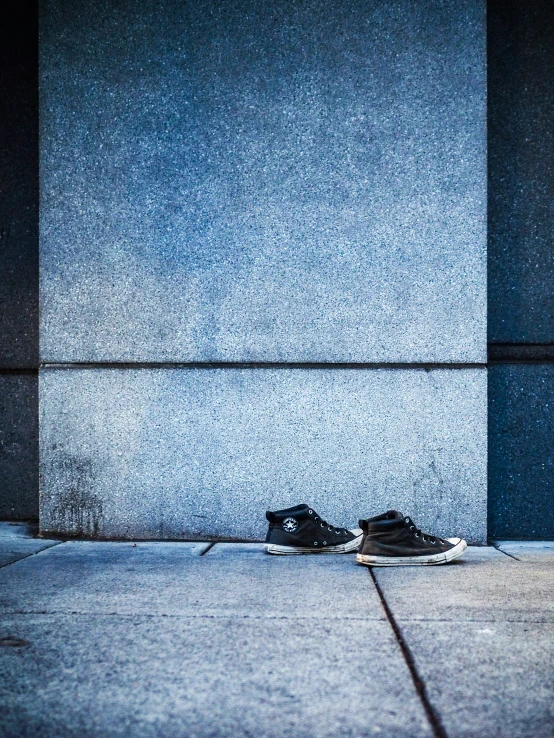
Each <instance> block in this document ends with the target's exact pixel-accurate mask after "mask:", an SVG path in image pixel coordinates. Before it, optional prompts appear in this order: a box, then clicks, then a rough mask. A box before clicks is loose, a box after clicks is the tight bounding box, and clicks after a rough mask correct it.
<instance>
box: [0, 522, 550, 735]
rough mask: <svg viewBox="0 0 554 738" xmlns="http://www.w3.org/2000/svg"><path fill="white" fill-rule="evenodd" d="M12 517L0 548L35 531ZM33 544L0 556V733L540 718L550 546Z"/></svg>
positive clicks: (451, 728)
mask: <svg viewBox="0 0 554 738" xmlns="http://www.w3.org/2000/svg"><path fill="white" fill-rule="evenodd" d="M8 533H9V535H5V536H2V529H1V528H0V554H1V552H2V550H3V549H4V548H9V547H10V546H13V544H14V543H31V544H32V543H35V542H39V541H38V539H33V538H25V535H26V534H25V533H23V534H22V535H19V534H16V535H13V534H12V533H10V532H9V531H8ZM49 543H50V545H51V548H48V549H47V550H42V551H39V552H38V553H36V554H35V555H30V556H28V557H27V558H25V559H23V560H20V561H17V562H15V563H13V564H11V565H9V566H5V567H4V568H2V569H0V656H1V658H0V704H2V710H1V711H0V735H2V738H4V736H6V738H20V737H21V738H27V737H28V738H31V737H32V738H35V736H36V737H37V738H65V737H66V736H67V737H68V738H69V736H71V737H73V736H75V735H84V736H87V737H88V736H90V737H91V738H96V737H97V736H98V738H104V737H105V736H106V737H107V738H111V736H114V738H115V737H120V736H121V737H123V736H125V738H135V737H136V738H143V737H146V738H150V736H152V737H154V736H155V737H156V738H157V737H159V738H173V736H181V735H183V736H185V735H186V736H187V738H189V737H190V738H219V737H220V736H221V738H227V736H233V737H234V736H238V737H239V738H241V737H242V736H245V738H246V737H250V736H256V738H258V737H260V738H266V737H267V738H280V737H281V736H284V735H294V736H295V738H296V736H298V737H299V738H304V736H305V738H320V737H321V738H327V736H333V738H341V737H342V736H345V737H346V736H352V737H353V738H354V736H355V737H356V738H358V737H364V736H375V735H377V736H381V737H382V738H389V736H390V738H397V737H400V738H404V737H405V738H411V737H412V736H413V737H414V738H420V737H423V738H426V737H427V736H429V738H440V737H444V736H446V738H527V736H529V738H531V736H533V738H535V737H537V738H547V736H548V737H549V738H550V737H551V736H552V735H553V734H554V714H553V708H552V705H554V663H553V658H554V657H553V648H552V643H553V642H554V608H553V606H552V602H551V600H552V596H551V593H552V591H554V587H553V584H554V567H553V566H552V556H551V551H552V549H551V548H550V545H539V544H533V545H531V544H527V545H526V546H523V545H521V544H512V543H506V542H502V546H503V547H504V549H506V552H503V551H501V550H498V548H494V547H470V548H469V549H468V551H467V552H466V554H465V555H464V557H463V558H461V559H459V560H458V561H456V562H453V563H452V564H450V565H448V566H439V567H413V568H410V567H397V568H390V569H384V568H374V569H372V570H371V571H368V569H367V568H366V567H361V566H356V564H355V560H354V556H353V555H342V556H331V555H318V556H283V557H280V556H268V555H267V554H266V553H265V552H264V546H263V544H247V543H242V544H241V543H238V544H232V543H216V544H215V545H213V544H209V543H207V542H205V543H200V542H188V543H187V542H143V541H137V542H136V543H132V542H92V541H70V542H55V541H52V542H49ZM496 545H497V546H500V543H498V542H497V544H496ZM517 546H519V549H518V548H517ZM508 549H509V550H510V551H512V550H513V551H516V553H517V554H518V555H519V556H520V558H521V559H522V560H518V559H517V558H515V555H516V554H513V553H510V554H509V553H508V552H507V551H508ZM525 557H527V558H525ZM373 577H374V578H375V581H376V582H377V584H378V588H377V587H375V584H374V581H373ZM381 597H382V598H383V600H384V602H385V603H386V606H387V608H388V612H387V611H386V610H385V608H384V607H383V604H382V599H381ZM396 634H399V635H400V636H401V644H403V645H402V648H403V649H404V650H402V648H401V644H399V642H398V640H397V635H396ZM414 679H415V684H414ZM415 685H417V687H416V686H415ZM422 688H423V691H421V690H422ZM433 716H434V717H433ZM441 726H442V727H441ZM441 731H442V732H441Z"/></svg>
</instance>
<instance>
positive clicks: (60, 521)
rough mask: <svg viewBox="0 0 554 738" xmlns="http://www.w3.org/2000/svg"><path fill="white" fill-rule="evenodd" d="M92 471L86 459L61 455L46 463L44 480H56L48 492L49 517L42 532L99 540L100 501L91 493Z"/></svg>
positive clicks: (90, 463) (101, 516) (47, 516)
mask: <svg viewBox="0 0 554 738" xmlns="http://www.w3.org/2000/svg"><path fill="white" fill-rule="evenodd" d="M94 478H95V474H94V468H93V464H92V462H91V461H90V460H89V459H82V458H77V457H75V456H70V455H67V454H63V455H60V456H56V457H55V458H53V459H52V460H51V461H50V462H49V464H48V472H47V473H46V474H45V479H49V480H56V488H55V490H54V489H52V490H49V493H48V498H49V500H50V502H49V504H48V508H49V510H48V514H47V515H46V516H45V519H44V520H43V521H41V529H42V530H43V532H44V531H45V530H54V531H58V532H59V533H65V534H67V535H75V536H87V537H93V538H94V537H98V536H99V535H100V531H101V528H102V521H103V507H102V500H101V499H100V498H99V497H98V496H97V495H96V494H94V492H93V491H92V490H93V486H94Z"/></svg>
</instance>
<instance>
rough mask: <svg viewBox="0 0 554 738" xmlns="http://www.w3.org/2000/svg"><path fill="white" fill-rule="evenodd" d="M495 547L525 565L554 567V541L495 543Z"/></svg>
mask: <svg viewBox="0 0 554 738" xmlns="http://www.w3.org/2000/svg"><path fill="white" fill-rule="evenodd" d="M495 546H497V547H498V548H499V549H500V551H503V552H504V553H507V554H508V555H509V556H513V557H514V558H516V559H517V560H518V561H522V562H524V563H526V564H547V565H548V564H549V565H550V566H554V541H495Z"/></svg>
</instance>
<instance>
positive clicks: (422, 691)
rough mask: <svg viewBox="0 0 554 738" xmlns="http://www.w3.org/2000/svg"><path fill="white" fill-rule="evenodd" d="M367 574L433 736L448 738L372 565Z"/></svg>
mask: <svg viewBox="0 0 554 738" xmlns="http://www.w3.org/2000/svg"><path fill="white" fill-rule="evenodd" d="M369 574H370V576H371V579H372V580H373V584H374V585H375V589H376V590H377V594H378V595H379V599H380V600H381V604H382V605H383V609H384V611H385V614H386V616H387V620H388V621H389V624H390V626H391V628H392V630H393V633H394V635H395V637H396V640H397V642H398V646H399V647H400V651H401V652H402V656H403V657H404V661H405V662H406V665H407V667H408V670H409V672H410V676H411V677H412V681H413V683H414V687H415V690H416V692H417V695H418V697H419V699H420V700H421V704H422V705H423V709H424V710H425V714H426V715H427V719H428V720H429V723H430V725H431V729H432V730H433V733H434V735H435V738H448V735H447V733H446V730H445V729H444V726H443V724H442V722H441V719H440V717H439V715H438V713H437V712H436V711H435V708H434V707H433V705H432V704H431V702H430V700H429V697H428V695H427V688H426V686H425V682H424V681H423V679H422V678H421V677H420V676H419V673H418V671H417V667H416V665H415V661H414V657H413V655H412V652H411V651H410V649H409V647H408V644H407V643H406V641H405V640H404V636H403V635H402V631H401V630H400V627H399V625H398V623H397V622H396V620H395V617H394V615H393V614H392V610H391V609H390V607H389V604H388V602H387V601H386V599H385V595H384V593H383V590H382V589H381V586H380V585H379V582H378V581H377V577H376V576H375V574H374V572H373V568H372V567H369Z"/></svg>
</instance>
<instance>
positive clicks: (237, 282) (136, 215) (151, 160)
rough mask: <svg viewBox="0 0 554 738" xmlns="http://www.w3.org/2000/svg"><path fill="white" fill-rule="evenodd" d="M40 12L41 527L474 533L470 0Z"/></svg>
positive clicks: (477, 440)
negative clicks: (406, 520)
mask: <svg viewBox="0 0 554 738" xmlns="http://www.w3.org/2000/svg"><path fill="white" fill-rule="evenodd" d="M42 13H43V17H42V25H41V29H42V62H41V74H42V79H41V90H42V92H41V100H42V113H41V127H42V152H41V172H42V192H41V198H42V200H41V359H42V361H43V362H44V363H45V368H44V369H43V371H42V373H41V380H40V381H41V434H42V446H41V450H42V460H41V480H42V481H41V517H42V522H41V525H42V528H43V529H44V530H46V529H47V530H55V531H56V530H57V531H65V532H70V533H80V534H89V535H98V536H103V535H120V536H128V537H131V536H135V535H143V536H163V537H187V536H198V537H201V536H203V535H214V536H215V535H220V536H232V537H242V538H258V537H260V536H262V535H263V532H264V531H263V529H264V520H263V513H264V510H265V509H266V508H267V507H273V508H276V507H279V506H281V505H285V504H289V503H292V502H301V501H304V500H306V501H309V502H310V503H311V504H313V505H314V506H315V505H316V503H317V506H318V507H317V509H318V510H319V511H320V512H321V513H322V514H323V515H324V516H325V517H327V518H328V519H329V520H331V521H332V522H335V523H336V524H352V523H354V522H355V520H356V518H357V516H358V515H360V514H362V515H369V514H372V513H376V512H378V511H379V510H382V509H383V508H384V507H385V508H386V507H390V506H396V507H398V508H400V509H402V510H404V511H405V512H406V513H410V514H413V515H414V516H417V519H418V520H421V522H422V524H428V525H432V526H433V527H434V529H435V530H437V531H438V532H440V533H442V534H446V533H452V534H454V533H456V534H462V535H466V536H468V537H469V538H470V539H471V540H473V541H484V540H485V537H486V502H485V501H486V429H485V412H486V376H485V372H486V370H485V368H484V362H485V361H486V141H485V14H484V5H483V3H482V2H480V1H477V0H472V1H471V2H466V3H463V4H460V3H455V2H453V1H452V2H439V1H438V0H437V1H436V2H434V1H431V2H426V3H420V2H416V0H396V1H392V2H387V3H382V2H374V3H372V2H369V3H368V2H363V3H361V2H360V3H356V2H354V3H353V2H348V3H347V2H339V3H337V2H328V3H326V2H321V0H318V2H308V1H306V2H284V1H283V2H272V3H269V2H265V1H264V2H260V1H256V0H251V1H250V2H243V1H242V0H241V2H238V0H237V2H226V3H220V2H192V3H189V4H186V5H183V4H182V3H180V2H177V0H168V1H167V2H162V3H160V2H156V3H154V2H149V1H147V2H143V3H140V5H139V4H137V3H135V2H130V0H129V1H128V2H120V3H117V4H115V3H112V2H107V1H105V2H94V3H92V2H85V0H78V1H77V2H72V3H66V2H61V1H60V0H45V2H44V3H43V6H42ZM206 363H208V364H210V363H211V364H212V368H206ZM237 363H238V364H239V365H240V364H244V363H247V364H248V366H237V365H236V364H237ZM267 363H271V364H272V367H271V368H267V367H265V366H264V365H265V364H267ZM306 364H309V365H310V366H311V367H312V368H309V369H307V368H305V365H306ZM337 364H338V365H340V366H337ZM422 364H424V365H425V366H426V368H422V367H421V365H422ZM53 365H57V366H58V367H61V368H55V366H53ZM83 365H86V366H83ZM314 365H315V366H314ZM352 365H356V367H357V368H356V369H353V368H350V367H352ZM79 500H80V501H81V503H82V504H81V503H78V501H79ZM76 501H77V502H76ZM87 501H89V502H90V504H89V502H87ZM78 508H79V509H81V508H82V509H83V511H86V510H88V511H89V512H90V514H88V513H86V512H83V513H82V514H81V513H79V514H78V515H77V516H76V514H75V510H76V509H78ZM93 510H96V513H94V514H93ZM99 511H101V514H100V512H99Z"/></svg>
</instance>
